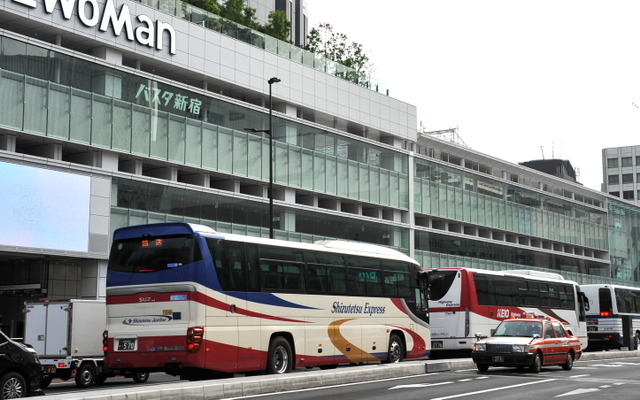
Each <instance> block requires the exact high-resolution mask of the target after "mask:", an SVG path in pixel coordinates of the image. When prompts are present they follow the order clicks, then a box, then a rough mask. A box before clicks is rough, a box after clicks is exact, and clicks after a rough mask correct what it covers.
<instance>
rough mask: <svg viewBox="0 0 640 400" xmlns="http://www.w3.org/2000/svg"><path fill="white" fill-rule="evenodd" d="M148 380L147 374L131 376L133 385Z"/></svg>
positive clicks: (138, 373) (141, 373)
mask: <svg viewBox="0 0 640 400" xmlns="http://www.w3.org/2000/svg"><path fill="white" fill-rule="evenodd" d="M148 379H149V373H148V372H136V373H135V374H133V381H134V382H135V383H145V382H146V381H147V380H148Z"/></svg>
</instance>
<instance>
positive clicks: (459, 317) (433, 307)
mask: <svg viewBox="0 0 640 400" xmlns="http://www.w3.org/2000/svg"><path fill="white" fill-rule="evenodd" d="M426 272H427V274H428V276H429V313H430V317H431V318H430V326H431V348H432V353H434V355H437V354H438V353H439V352H441V351H442V352H445V351H447V352H451V351H461V352H467V351H470V350H471V348H472V346H473V344H474V343H475V341H476V336H477V334H480V336H482V337H487V336H491V333H492V330H493V329H495V327H496V326H497V325H498V323H500V321H502V320H505V319H507V318H510V317H514V318H524V317H526V316H527V315H535V316H541V317H551V318H554V319H557V320H559V321H561V322H562V323H563V324H564V325H565V326H566V328H567V329H568V330H570V331H571V332H572V334H573V335H574V336H576V337H578V338H580V341H581V343H582V348H583V350H584V349H585V348H586V347H587V332H586V319H585V311H584V295H583V294H582V293H581V292H580V289H579V286H578V284H577V283H576V282H573V281H568V280H564V279H563V277H562V276H561V275H559V274H553V273H545V272H538V271H530V270H513V271H488V270H481V269H472V268H437V269H427V270H426Z"/></svg>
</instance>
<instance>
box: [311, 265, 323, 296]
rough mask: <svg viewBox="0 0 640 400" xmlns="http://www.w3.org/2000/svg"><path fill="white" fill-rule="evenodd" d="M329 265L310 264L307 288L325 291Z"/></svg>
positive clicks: (312, 290) (314, 290)
mask: <svg viewBox="0 0 640 400" xmlns="http://www.w3.org/2000/svg"><path fill="white" fill-rule="evenodd" d="M326 277H327V267H323V266H320V265H311V264H309V265H308V277H307V289H309V291H311V292H324V291H326V289H327V285H326V280H327V279H326Z"/></svg>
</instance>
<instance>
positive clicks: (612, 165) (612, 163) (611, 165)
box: [607, 158, 618, 168]
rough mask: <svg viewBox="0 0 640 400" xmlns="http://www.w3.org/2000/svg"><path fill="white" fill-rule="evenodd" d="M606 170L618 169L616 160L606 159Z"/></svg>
mask: <svg viewBox="0 0 640 400" xmlns="http://www.w3.org/2000/svg"><path fill="white" fill-rule="evenodd" d="M607 168H618V159H617V158H608V159H607Z"/></svg>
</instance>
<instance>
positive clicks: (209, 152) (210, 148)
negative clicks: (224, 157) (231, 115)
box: [202, 123, 218, 169]
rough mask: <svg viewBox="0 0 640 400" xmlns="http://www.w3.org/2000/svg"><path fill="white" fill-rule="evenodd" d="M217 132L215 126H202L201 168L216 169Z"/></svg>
mask: <svg viewBox="0 0 640 400" xmlns="http://www.w3.org/2000/svg"><path fill="white" fill-rule="evenodd" d="M217 148H218V132H217V128H216V126H215V125H212V124H207V123H205V124H203V126H202V166H203V167H204V168H210V169H216V168H217V160H218V151H217Z"/></svg>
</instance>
